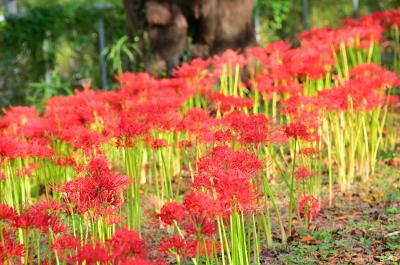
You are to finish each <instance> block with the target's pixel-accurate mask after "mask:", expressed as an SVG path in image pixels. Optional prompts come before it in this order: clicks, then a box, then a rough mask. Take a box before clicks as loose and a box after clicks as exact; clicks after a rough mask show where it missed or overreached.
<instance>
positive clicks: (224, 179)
mask: <svg viewBox="0 0 400 265" xmlns="http://www.w3.org/2000/svg"><path fill="white" fill-rule="evenodd" d="M260 168H261V161H259V160H258V159H257V158H256V157H255V155H253V154H248V153H244V152H234V151H232V150H231V149H229V148H227V147H216V148H215V149H214V150H213V152H212V155H211V157H205V158H203V159H201V160H200V162H199V164H198V169H199V172H198V173H197V175H196V176H195V180H194V183H193V187H195V188H197V189H200V188H206V189H207V190H208V191H209V192H210V193H211V194H212V196H214V197H215V199H216V203H217V208H218V209H219V211H220V214H223V215H224V214H225V213H229V212H231V211H238V210H242V211H251V210H253V209H255V207H256V198H257V196H258V194H257V193H256V189H255V187H254V186H253V185H254V184H253V183H252V181H253V178H254V177H255V176H256V175H257V174H258V171H259V170H260Z"/></svg>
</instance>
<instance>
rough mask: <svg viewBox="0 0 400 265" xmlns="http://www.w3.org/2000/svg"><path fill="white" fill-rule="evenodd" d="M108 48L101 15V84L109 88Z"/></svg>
mask: <svg viewBox="0 0 400 265" xmlns="http://www.w3.org/2000/svg"><path fill="white" fill-rule="evenodd" d="M105 48H106V36H105V31H104V19H103V16H100V17H99V49H100V66H101V86H102V88H103V89H106V88H107V62H106V59H105V58H104V53H103V51H104V49H105Z"/></svg>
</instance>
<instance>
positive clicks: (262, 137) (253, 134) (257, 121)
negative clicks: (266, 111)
mask: <svg viewBox="0 0 400 265" xmlns="http://www.w3.org/2000/svg"><path fill="white" fill-rule="evenodd" d="M221 122H222V124H224V125H226V126H228V127H230V128H232V129H233V131H234V132H235V133H236V134H237V136H238V139H237V140H238V141H240V142H242V143H245V144H249V143H255V144H259V143H263V142H265V141H266V140H267V136H268V131H269V130H268V126H269V121H268V119H267V118H266V117H265V115H250V116H248V115H245V114H244V113H243V112H239V111H235V112H233V113H231V114H228V115H226V116H225V117H223V118H222V120H221Z"/></svg>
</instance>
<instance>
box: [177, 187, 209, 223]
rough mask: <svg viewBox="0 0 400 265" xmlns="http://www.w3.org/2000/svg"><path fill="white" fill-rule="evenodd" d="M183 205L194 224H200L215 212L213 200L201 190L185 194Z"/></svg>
mask: <svg viewBox="0 0 400 265" xmlns="http://www.w3.org/2000/svg"><path fill="white" fill-rule="evenodd" d="M183 206H184V207H185V210H186V211H187V213H188V214H189V215H190V216H191V217H192V218H194V222H195V223H196V224H202V223H203V220H204V219H205V218H207V217H214V216H215V215H216V214H217V208H216V202H215V200H214V199H213V198H212V197H210V196H209V195H207V194H205V193H203V192H195V191H192V192H190V193H189V194H188V195H186V196H185V198H184V200H183Z"/></svg>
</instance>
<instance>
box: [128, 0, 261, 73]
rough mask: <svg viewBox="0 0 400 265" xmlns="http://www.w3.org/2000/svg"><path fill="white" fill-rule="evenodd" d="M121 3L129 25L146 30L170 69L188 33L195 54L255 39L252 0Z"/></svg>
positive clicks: (140, 0)
mask: <svg viewBox="0 0 400 265" xmlns="http://www.w3.org/2000/svg"><path fill="white" fill-rule="evenodd" d="M124 4H125V8H126V11H127V14H128V19H129V24H130V25H132V26H131V27H132V28H135V27H136V28H140V29H141V30H143V31H144V32H145V34H147V36H148V37H149V40H150V43H151V46H152V48H153V50H154V53H155V56H156V58H159V60H162V61H164V64H165V66H166V67H167V68H168V70H169V71H170V70H171V69H172V68H173V67H175V66H177V65H178V64H179V61H180V58H181V56H182V55H183V53H184V51H185V49H186V48H187V38H188V36H191V37H192V45H193V46H192V47H191V48H192V51H193V55H194V56H195V57H197V56H201V57H207V56H211V55H214V54H217V53H220V52H223V51H224V50H226V49H228V48H231V49H235V50H239V49H243V48H245V47H247V46H249V45H252V44H254V43H255V31H254V25H253V21H252V11H253V7H254V5H255V0H190V1H189V0H138V1H135V0H124ZM141 10H144V14H143V15H141V14H140V11H141Z"/></svg>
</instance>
